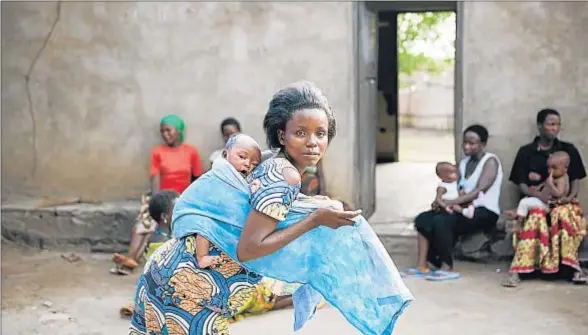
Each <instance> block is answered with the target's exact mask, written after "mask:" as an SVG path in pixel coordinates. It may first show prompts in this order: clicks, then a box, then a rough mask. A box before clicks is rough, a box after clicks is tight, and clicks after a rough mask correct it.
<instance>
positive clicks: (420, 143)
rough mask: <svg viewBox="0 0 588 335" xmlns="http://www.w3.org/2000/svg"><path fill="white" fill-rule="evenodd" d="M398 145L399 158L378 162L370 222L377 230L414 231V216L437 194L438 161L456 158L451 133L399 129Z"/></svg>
mask: <svg viewBox="0 0 588 335" xmlns="http://www.w3.org/2000/svg"><path fill="white" fill-rule="evenodd" d="M399 145H400V148H399V158H400V162H398V163H385V164H378V165H377V166H376V212H375V213H374V214H373V215H372V217H371V218H370V223H371V224H372V225H373V227H374V229H375V230H376V232H377V233H378V234H383V235H412V234H414V230H413V229H412V219H413V218H414V217H415V216H416V215H418V214H419V213H420V212H422V211H424V210H427V209H428V208H429V207H430V205H431V202H432V201H433V198H434V197H435V190H436V189H437V184H438V183H439V180H438V178H437V176H436V175H435V165H436V164H437V162H440V161H449V162H454V161H455V155H454V152H455V150H454V149H453V146H454V137H453V134H450V133H440V132H430V131H420V130H416V129H400V139H399Z"/></svg>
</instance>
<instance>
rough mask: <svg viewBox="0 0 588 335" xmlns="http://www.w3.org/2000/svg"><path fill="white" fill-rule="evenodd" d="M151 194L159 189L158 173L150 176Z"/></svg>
mask: <svg viewBox="0 0 588 335" xmlns="http://www.w3.org/2000/svg"><path fill="white" fill-rule="evenodd" d="M150 182H151V194H152V195H153V194H155V193H157V192H159V191H160V177H159V175H155V176H151V180H150Z"/></svg>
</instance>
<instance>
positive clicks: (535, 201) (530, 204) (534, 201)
mask: <svg viewBox="0 0 588 335" xmlns="http://www.w3.org/2000/svg"><path fill="white" fill-rule="evenodd" d="M532 208H541V209H549V206H547V204H546V203H544V202H543V201H541V200H540V199H539V198H535V197H525V198H523V199H521V201H519V206H518V207H517V216H519V217H522V218H526V217H527V215H529V210H531V209H532Z"/></svg>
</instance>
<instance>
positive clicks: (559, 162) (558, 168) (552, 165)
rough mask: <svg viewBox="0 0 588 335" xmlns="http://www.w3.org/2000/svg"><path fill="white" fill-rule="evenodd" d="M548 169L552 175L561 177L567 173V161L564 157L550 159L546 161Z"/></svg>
mask: <svg viewBox="0 0 588 335" xmlns="http://www.w3.org/2000/svg"><path fill="white" fill-rule="evenodd" d="M547 166H548V167H549V171H550V172H551V173H553V177H555V178H561V177H563V176H564V175H565V174H566V173H568V162H567V160H564V159H550V160H549V161H548V162H547Z"/></svg>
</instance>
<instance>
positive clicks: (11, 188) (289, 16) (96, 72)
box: [2, 2, 355, 200]
mask: <svg viewBox="0 0 588 335" xmlns="http://www.w3.org/2000/svg"><path fill="white" fill-rule="evenodd" d="M352 6H353V5H352V3H155V2H154V3H131V2H107V3H89V2H86V3H75V2H64V3H63V4H62V7H61V11H60V13H59V18H58V17H57V15H58V13H57V4H56V3H50V2H37V3H25V2H16V3H15V2H2V196H3V199H6V197H8V198H10V196H11V195H13V194H28V195H32V196H36V197H39V196H53V195H68V196H69V195H76V196H78V195H84V196H93V197H99V198H120V197H133V196H137V195H138V194H139V193H140V192H143V191H144V190H146V189H147V187H148V181H147V172H148V170H147V167H148V155H149V150H150V148H151V147H152V146H154V145H155V144H157V143H158V141H159V134H158V122H159V119H160V117H162V116H163V115H165V114H167V113H177V114H179V115H181V116H182V117H184V119H185V120H186V122H187V141H188V142H189V143H192V144H194V145H195V146H196V147H197V148H198V149H199V150H200V153H201V155H202V159H203V162H204V163H206V164H207V156H208V154H209V153H210V152H211V151H213V150H215V149H217V148H218V147H219V146H220V145H221V144H222V141H221V138H220V134H219V123H220V121H221V120H222V119H223V118H224V117H227V116H235V117H237V118H238V119H239V120H240V121H241V122H242V123H243V127H244V131H245V132H247V133H249V134H251V135H253V136H254V137H255V138H256V139H257V140H258V141H260V143H263V142H264V135H263V131H262V128H261V122H262V117H263V114H264V113H265V110H266V108H267V103H268V101H269V98H270V97H271V95H272V94H273V93H274V92H275V91H276V90H277V89H279V88H280V87H281V86H283V85H286V84H289V83H291V82H293V81H296V80H299V79H307V80H311V81H314V82H315V83H317V85H318V86H319V87H321V88H322V89H323V91H324V92H325V94H326V95H327V97H328V98H329V99H330V102H331V104H332V106H333V108H334V109H335V111H336V115H337V121H338V124H339V129H338V130H339V131H338V136H337V138H336V139H335V141H334V142H333V143H332V147H331V148H330V151H329V155H328V157H327V159H326V161H325V168H326V169H327V170H328V171H329V173H328V176H327V185H328V187H329V189H330V190H331V191H332V192H333V193H334V194H338V195H341V196H343V198H345V199H346V200H352V199H351V197H350V195H351V194H352V189H351V187H352V184H353V183H352V176H351V173H352V171H353V168H352V166H353V162H352V159H353V157H354V153H353V151H350V149H349V148H351V147H352V146H351V143H353V142H354V140H355V138H354V136H355V135H354V134H355V132H354V131H352V129H353V127H354V125H353V123H354V122H355V121H354V118H353V117H352V111H353V106H354V104H355V102H354V97H353V96H354V95H353V92H354V80H355V78H354V72H353V63H352V62H353V44H352V43H353V40H352V38H351V34H352ZM54 23H55V26H54V29H53V31H52V34H51V37H50V39H49V40H48V42H47V44H46V46H45V47H43V43H44V40H45V38H46V37H47V36H48V34H49V33H50V32H51V29H52V25H53V24H54ZM41 49H42V51H41V52H40V54H39V58H38V61H37V62H36V65H35V67H34V69H33V71H32V72H31V74H30V78H31V79H30V102H31V103H32V111H31V110H30V109H29V108H30V107H31V105H30V103H29V98H28V96H27V94H28V93H27V89H26V85H25V75H26V74H27V72H28V71H29V68H30V66H31V64H32V62H33V60H34V59H35V55H37V53H39V51H40V50H41ZM31 115H32V116H33V118H34V120H35V122H34V125H35V128H36V129H35V130H33V122H32V121H31ZM33 138H35V139H36V150H34V146H33ZM264 147H265V145H264ZM35 157H36V158H35ZM35 159H36V163H35ZM34 166H35V171H34V174H33V167H34ZM334 181H336V183H335V182H334Z"/></svg>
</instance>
